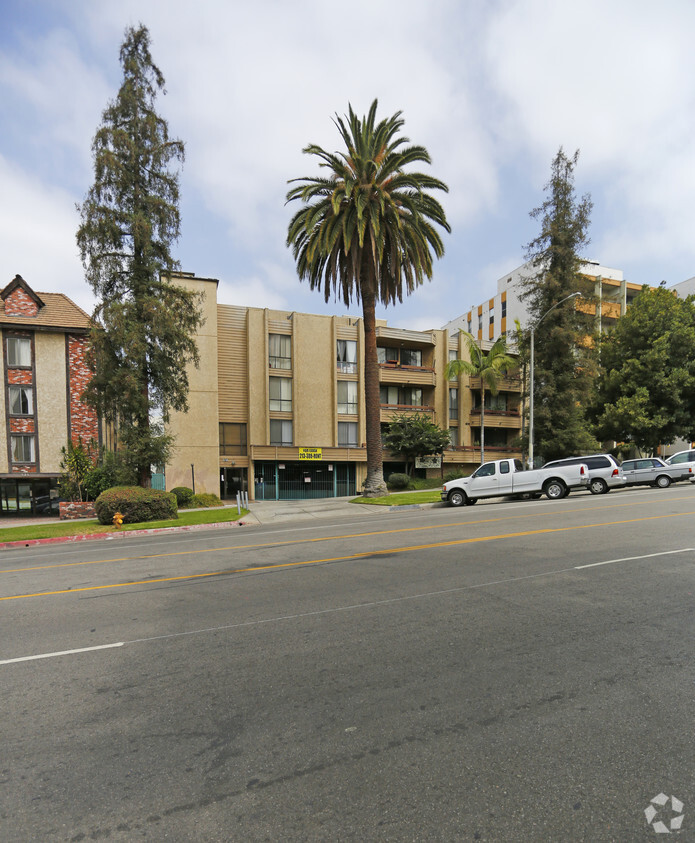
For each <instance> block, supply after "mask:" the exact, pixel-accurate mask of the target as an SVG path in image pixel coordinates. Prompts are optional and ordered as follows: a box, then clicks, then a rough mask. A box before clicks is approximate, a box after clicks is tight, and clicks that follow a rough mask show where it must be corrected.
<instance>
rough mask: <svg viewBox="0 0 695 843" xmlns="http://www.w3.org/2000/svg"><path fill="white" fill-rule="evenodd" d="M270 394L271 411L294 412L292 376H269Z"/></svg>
mask: <svg viewBox="0 0 695 843" xmlns="http://www.w3.org/2000/svg"><path fill="white" fill-rule="evenodd" d="M268 394H269V397H270V409H271V411H275V412H280V413H291V412H292V381H291V380H290V378H269V386H268Z"/></svg>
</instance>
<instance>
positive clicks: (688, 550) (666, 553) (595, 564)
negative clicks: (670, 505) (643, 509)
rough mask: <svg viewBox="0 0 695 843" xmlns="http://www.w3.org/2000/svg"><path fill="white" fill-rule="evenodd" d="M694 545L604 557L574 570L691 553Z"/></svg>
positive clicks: (577, 566)
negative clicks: (639, 554) (614, 557)
mask: <svg viewBox="0 0 695 843" xmlns="http://www.w3.org/2000/svg"><path fill="white" fill-rule="evenodd" d="M694 550H695V547H682V548H681V549H680V550H662V551H660V552H659V553H645V554H644V556H623V557H622V559H606V561H605V562H591V563H590V564H588V565H575V566H574V569H575V571H581V570H582V569H583V568H598V567H599V566H600V565H614V564H615V563H616V562H634V561H635V560H636V559H654V558H655V557H657V556H669V555H671V554H672V553H692V552H693V551H694Z"/></svg>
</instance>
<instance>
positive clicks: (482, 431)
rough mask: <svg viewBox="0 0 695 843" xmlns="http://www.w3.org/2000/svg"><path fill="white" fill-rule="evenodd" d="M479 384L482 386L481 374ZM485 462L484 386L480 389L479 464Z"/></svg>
mask: <svg viewBox="0 0 695 843" xmlns="http://www.w3.org/2000/svg"><path fill="white" fill-rule="evenodd" d="M480 383H481V384H483V377H482V374H481V376H480ZM484 462H485V386H484V385H481V387H480V464H481V465H482V464H483V463H484Z"/></svg>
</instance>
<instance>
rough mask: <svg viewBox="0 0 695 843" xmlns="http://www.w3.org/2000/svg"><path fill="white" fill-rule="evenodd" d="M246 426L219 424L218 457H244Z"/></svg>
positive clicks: (245, 451)
mask: <svg viewBox="0 0 695 843" xmlns="http://www.w3.org/2000/svg"><path fill="white" fill-rule="evenodd" d="M246 453H247V450H246V425H245V424H232V423H231V422H221V423H220V455H222V456H246Z"/></svg>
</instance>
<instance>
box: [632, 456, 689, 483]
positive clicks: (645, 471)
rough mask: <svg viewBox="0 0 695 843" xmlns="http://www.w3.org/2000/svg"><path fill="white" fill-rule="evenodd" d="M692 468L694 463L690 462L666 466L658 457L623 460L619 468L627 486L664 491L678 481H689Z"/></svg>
mask: <svg viewBox="0 0 695 843" xmlns="http://www.w3.org/2000/svg"><path fill="white" fill-rule="evenodd" d="M694 466H695V463H690V462H682V463H677V464H676V465H667V464H666V463H665V462H664V461H663V460H660V459H659V458H658V457H641V458H640V459H635V460H624V461H623V464H622V466H621V468H622V469H623V474H624V475H625V480H626V481H627V485H628V486H658V487H659V488H660V489H666V488H667V487H668V486H670V485H671V483H675V482H677V481H678V480H690V479H691V478H692V477H693V467H694Z"/></svg>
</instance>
